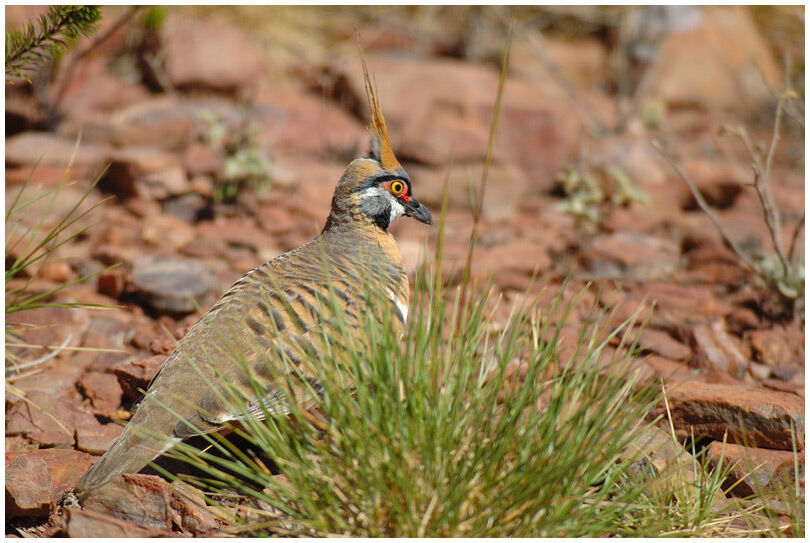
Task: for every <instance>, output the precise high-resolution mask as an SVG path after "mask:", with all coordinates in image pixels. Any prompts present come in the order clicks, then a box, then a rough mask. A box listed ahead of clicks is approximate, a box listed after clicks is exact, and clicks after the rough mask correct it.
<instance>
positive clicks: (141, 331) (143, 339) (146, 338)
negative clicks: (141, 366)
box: [132, 323, 177, 354]
mask: <svg viewBox="0 0 810 543" xmlns="http://www.w3.org/2000/svg"><path fill="white" fill-rule="evenodd" d="M176 344H177V340H176V339H173V338H171V337H169V336H168V335H167V334H166V331H165V330H163V329H162V328H161V326H160V325H159V324H157V323H150V324H145V325H141V326H138V327H137V328H136V329H135V333H134V334H133V335H132V345H133V346H134V347H137V348H138V349H144V350H147V351H149V352H151V353H153V354H169V353H170V352H171V351H172V349H174V346H175V345H176Z"/></svg>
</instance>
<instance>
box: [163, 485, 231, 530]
mask: <svg viewBox="0 0 810 543" xmlns="http://www.w3.org/2000/svg"><path fill="white" fill-rule="evenodd" d="M169 490H170V492H171V500H170V502H169V506H170V507H171V515H172V521H173V522H174V524H176V525H177V526H179V527H180V528H181V529H182V530H183V531H184V532H186V533H189V534H191V535H195V536H197V535H203V534H206V533H210V532H212V531H214V530H216V529H218V528H219V524H218V523H217V521H216V519H215V518H214V515H212V514H211V511H209V510H208V507H207V506H206V504H205V499H204V498H203V496H202V494H201V493H200V491H199V490H194V489H191V488H189V487H188V486H186V485H181V484H179V483H178V482H177V481H175V482H173V483H172V484H171V486H170V488H169Z"/></svg>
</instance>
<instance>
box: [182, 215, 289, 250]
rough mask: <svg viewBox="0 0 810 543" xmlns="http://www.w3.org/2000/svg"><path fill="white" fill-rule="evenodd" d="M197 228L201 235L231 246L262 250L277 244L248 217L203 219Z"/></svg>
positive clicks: (198, 234)
mask: <svg viewBox="0 0 810 543" xmlns="http://www.w3.org/2000/svg"><path fill="white" fill-rule="evenodd" d="M196 230H197V236H199V237H205V238H214V239H219V240H222V241H224V242H225V243H226V244H227V245H228V246H231V247H248V248H250V249H253V250H254V251H260V250H263V249H267V248H269V247H274V246H275V243H274V242H273V240H272V239H270V237H269V236H268V235H267V234H265V233H264V232H263V231H262V230H261V229H260V228H259V227H258V226H257V225H256V222H255V221H254V220H252V219H248V218H244V219H239V218H232V219H228V220H213V221H201V222H200V223H198V224H197V229H196Z"/></svg>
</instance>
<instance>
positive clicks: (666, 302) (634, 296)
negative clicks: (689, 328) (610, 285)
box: [627, 281, 728, 332]
mask: <svg viewBox="0 0 810 543" xmlns="http://www.w3.org/2000/svg"><path fill="white" fill-rule="evenodd" d="M631 288H632V290H631V292H630V293H629V295H628V296H627V298H628V299H629V300H631V301H633V302H635V303H636V304H638V302H640V301H641V300H643V299H645V298H646V299H647V301H648V302H649V303H653V302H654V303H655V311H654V312H653V314H652V316H651V317H650V322H649V325H650V326H654V327H655V328H660V329H663V330H669V331H671V332H677V331H678V330H680V329H681V327H683V326H686V325H688V324H692V323H704V322H706V321H707V320H709V319H710V318H711V317H716V316H720V315H724V314H726V313H727V312H728V309H727V307H726V306H725V304H724V303H722V302H720V301H719V300H717V298H715V296H714V294H713V292H712V290H711V288H708V287H706V286H700V285H679V284H677V283H669V282H663V281H650V282H647V283H643V284H640V285H638V286H632V287H631Z"/></svg>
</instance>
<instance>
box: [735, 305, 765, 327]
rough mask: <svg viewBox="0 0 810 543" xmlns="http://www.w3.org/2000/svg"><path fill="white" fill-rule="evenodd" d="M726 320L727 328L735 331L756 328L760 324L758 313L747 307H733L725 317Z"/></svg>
mask: <svg viewBox="0 0 810 543" xmlns="http://www.w3.org/2000/svg"><path fill="white" fill-rule="evenodd" d="M726 321H727V322H728V327H729V329H730V330H733V331H735V332H742V331H744V330H750V329H753V328H758V327H759V326H760V325H761V323H760V321H759V315H757V314H756V313H755V312H754V311H752V310H751V309H748V308H747V307H735V308H734V309H732V311H731V313H730V314H729V315H728V316H727V317H726Z"/></svg>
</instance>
